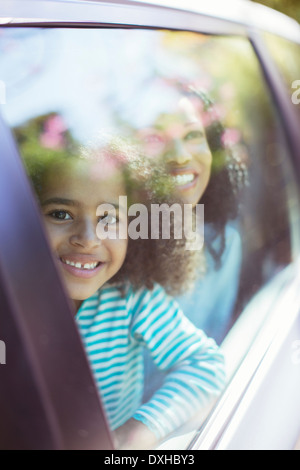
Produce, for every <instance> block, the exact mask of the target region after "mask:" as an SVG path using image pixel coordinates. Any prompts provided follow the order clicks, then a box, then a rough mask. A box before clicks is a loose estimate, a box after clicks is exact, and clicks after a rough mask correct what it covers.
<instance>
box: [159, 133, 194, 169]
mask: <svg viewBox="0 0 300 470" xmlns="http://www.w3.org/2000/svg"><path fill="white" fill-rule="evenodd" d="M192 159H193V156H192V154H191V153H190V152H189V151H188V149H187V148H186V146H185V145H184V142H182V140H181V139H176V140H173V141H172V144H171V145H170V147H169V149H168V151H167V152H166V155H165V162H166V163H168V164H173V165H174V164H175V165H180V166H184V165H186V164H187V163H189V162H190V161H191V160H192Z"/></svg>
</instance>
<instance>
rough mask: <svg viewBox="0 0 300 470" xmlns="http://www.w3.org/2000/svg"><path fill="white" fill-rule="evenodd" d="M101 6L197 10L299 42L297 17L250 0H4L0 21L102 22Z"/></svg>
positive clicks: (127, 9) (123, 9)
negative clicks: (78, 18)
mask: <svg viewBox="0 0 300 470" xmlns="http://www.w3.org/2000/svg"><path fill="white" fill-rule="evenodd" d="M98 6H102V7H105V9H108V8H109V7H117V8H119V17H120V19H122V15H125V17H127V15H128V13H129V12H130V7H132V8H136V7H138V6H139V7H141V10H142V9H143V8H145V7H147V8H148V9H149V8H150V9H153V10H155V9H159V11H160V12H161V14H162V13H163V12H165V11H166V10H167V11H169V12H171V11H174V10H177V11H182V12H186V13H196V14H199V15H203V16H207V17H208V18H209V19H211V18H214V19H218V20H225V21H228V22H230V23H235V24H239V25H241V26H243V27H245V28H248V29H251V28H253V29H259V30H262V31H266V32H271V33H274V34H277V35H280V36H283V37H286V38H287V39H291V40H292V41H296V42H299V43H300V26H299V23H298V22H297V21H296V20H294V19H292V18H290V17H288V16H286V15H284V14H283V13H280V12H278V11H275V10H273V9H271V8H269V7H266V6H264V5H261V4H259V3H255V2H252V1H250V0H226V1H224V0H209V1H207V0H143V1H142V0H1V5H0V24H1V23H2V24H5V23H6V22H7V21H6V20H9V22H10V23H18V22H20V19H21V20H23V21H25V22H28V21H29V20H31V21H32V20H37V19H43V20H48V19H49V20H51V21H54V20H55V19H57V20H62V19H64V20H66V19H67V18H68V15H70V17H72V20H73V21H74V17H76V16H78V17H79V16H80V17H81V19H82V21H81V22H82V23H89V22H91V20H89V19H88V18H91V16H92V17H94V18H95V21H97V22H99V23H102V24H103V21H101V17H102V15H103V12H101V13H100V10H102V9H98ZM97 10H98V11H99V13H98V14H97ZM148 11H149V10H148ZM91 12H92V15H91ZM56 15H58V16H57V18H56ZM1 17H2V20H1ZM4 17H6V18H4ZM104 23H105V21H104Z"/></svg>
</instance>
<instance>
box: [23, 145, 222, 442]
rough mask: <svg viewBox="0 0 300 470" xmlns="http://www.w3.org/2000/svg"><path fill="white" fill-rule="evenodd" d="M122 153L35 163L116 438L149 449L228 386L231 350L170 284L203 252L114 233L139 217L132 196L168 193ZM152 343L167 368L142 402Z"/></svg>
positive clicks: (180, 285) (189, 273) (148, 198)
mask: <svg viewBox="0 0 300 470" xmlns="http://www.w3.org/2000/svg"><path fill="white" fill-rule="evenodd" d="M113 153H114V152H113V151H107V150H106V151H105V152H104V151H102V152H100V153H99V152H96V153H95V154H93V155H92V154H89V155H88V156H87V158H81V159H80V158H70V159H69V160H64V161H61V159H60V158H57V159H55V158H54V159H53V158H50V159H48V160H46V161H47V164H44V165H43V164H41V162H40V164H39V166H35V165H34V163H33V161H31V165H30V168H29V170H30V173H31V176H32V178H33V182H34V184H35V187H36V190H37V193H38V197H39V200H40V204H41V207H42V212H43V214H44V218H45V224H46V228H47V232H48V235H49V242H50V244H51V247H52V249H53V253H54V257H55V259H56V262H57V265H58V268H59V270H60V272H61V274H62V278H63V280H64V283H65V285H66V289H67V292H68V294H69V296H70V298H71V299H72V300H73V302H74V306H75V311H76V317H75V318H76V322H77V325H78V328H79V331H80V333H81V335H82V339H83V342H84V345H85V349H86V352H87V355H88V358H89V361H90V365H91V368H92V371H93V373H94V377H95V380H96V384H97V386H98V389H99V393H100V396H101V399H102V402H103V404H104V407H105V410H106V413H107V418H108V421H109V424H110V427H111V429H112V430H114V431H115V436H116V446H117V447H118V448H120V449H137V448H141V449H145V448H150V447H153V446H155V444H156V443H157V442H158V441H159V440H160V439H162V438H164V437H165V436H166V435H167V434H169V433H170V432H172V431H173V430H175V429H176V428H178V427H179V426H180V425H182V424H183V423H185V422H186V421H187V420H188V419H189V418H190V417H192V416H194V415H195V413H196V412H197V411H198V410H200V409H201V407H204V406H205V405H206V404H207V403H208V402H209V401H210V400H212V399H214V398H215V397H216V396H217V395H218V394H219V393H220V391H221V390H222V388H223V386H224V379H225V376H224V359H223V355H222V353H221V352H220V350H219V348H218V347H217V345H216V343H215V342H214V341H213V340H211V339H208V338H207V337H206V336H205V334H204V333H203V332H202V331H201V330H198V329H196V328H195V327H194V326H193V325H192V324H191V323H190V322H189V321H188V320H187V319H186V318H185V317H184V316H183V314H182V312H181V311H180V309H179V307H178V305H177V303H176V302H175V301H174V300H173V299H172V297H171V296H170V295H168V294H167V293H166V291H167V292H170V293H176V292H178V291H180V290H182V289H185V288H186V286H187V285H188V284H189V283H190V282H191V279H193V276H194V271H195V266H196V264H195V259H196V255H197V252H191V251H188V250H185V240H184V239H183V240H175V239H174V238H172V237H171V238H170V239H169V240H165V239H161V238H160V239H151V238H150V239H146V240H141V239H136V240H134V239H132V238H130V237H128V236H125V237H118V236H115V234H116V233H117V234H120V233H122V234H124V233H126V230H127V228H128V220H129V221H130V219H127V210H128V207H127V205H126V203H125V202H126V198H124V196H126V197H129V203H131V202H134V196H135V194H137V193H138V194H139V195H140V196H139V197H141V195H143V202H145V204H146V205H147V207H148V208H150V207H151V206H150V203H152V202H158V201H160V202H165V200H166V199H165V195H164V191H162V190H161V186H160V184H159V185H158V186H159V188H158V190H157V188H156V189H155V187H153V186H152V191H149V187H148V190H147V191H143V192H141V191H137V187H136V185H135V182H136V181H137V180H136V179H135V178H134V177H133V176H134V173H135V172H136V171H138V172H139V170H140V169H141V168H142V169H143V172H142V173H143V174H142V177H144V176H145V175H148V177H147V180H148V181H149V172H148V171H145V168H144V167H143V165H138V164H136V162H133V163H134V164H130V165H129V164H128V162H127V159H126V158H124V154H123V155H122V156H121V157H120V152H119V151H118V152H117V154H118V155H117V154H116V153H115V154H113ZM150 173H151V172H150ZM156 176H157V175H156ZM150 179H151V178H150ZM158 179H159V178H158ZM138 181H139V185H142V186H143V185H144V183H145V181H144V179H143V178H141V177H140V176H139V179H138ZM156 183H157V177H156ZM139 189H141V188H139ZM120 196H123V197H120ZM127 201H128V199H127ZM99 224H100V225H99ZM99 228H101V230H99ZM99 233H102V234H105V236H103V237H102V238H101V237H100V238H99V237H98V235H99ZM145 347H146V348H147V349H148V350H149V351H150V353H151V356H152V358H153V360H154V362H155V364H156V365H157V366H158V367H159V368H160V369H162V370H165V371H167V375H166V378H165V381H164V383H163V385H162V386H161V388H160V389H159V390H157V391H156V392H155V393H154V395H153V396H152V397H151V399H150V400H149V401H148V402H147V403H144V404H142V395H143V384H144V373H143V349H144V348H145Z"/></svg>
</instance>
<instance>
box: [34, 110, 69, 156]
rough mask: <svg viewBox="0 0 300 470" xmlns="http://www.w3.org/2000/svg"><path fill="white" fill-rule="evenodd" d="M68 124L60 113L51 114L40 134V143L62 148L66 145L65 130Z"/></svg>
mask: <svg viewBox="0 0 300 470" xmlns="http://www.w3.org/2000/svg"><path fill="white" fill-rule="evenodd" d="M66 131H67V126H66V125H65V123H64V121H63V119H62V117H61V116H59V115H54V116H50V117H49V118H48V119H47V120H46V121H45V123H44V129H43V132H42V133H41V135H40V144H41V145H42V146H43V147H46V148H51V149H62V148H64V146H65V145H66V140H65V132H66Z"/></svg>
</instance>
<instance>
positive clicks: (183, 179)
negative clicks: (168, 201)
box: [173, 173, 195, 186]
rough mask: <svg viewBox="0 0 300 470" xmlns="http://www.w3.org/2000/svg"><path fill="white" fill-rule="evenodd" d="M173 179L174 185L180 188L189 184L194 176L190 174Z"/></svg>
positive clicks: (176, 176)
mask: <svg viewBox="0 0 300 470" xmlns="http://www.w3.org/2000/svg"><path fill="white" fill-rule="evenodd" d="M173 178H174V180H175V184H177V185H178V186H181V185H184V184H187V183H191V182H192V181H193V180H194V178H195V175H194V174H192V173H190V174H186V175H175V176H173Z"/></svg>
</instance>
